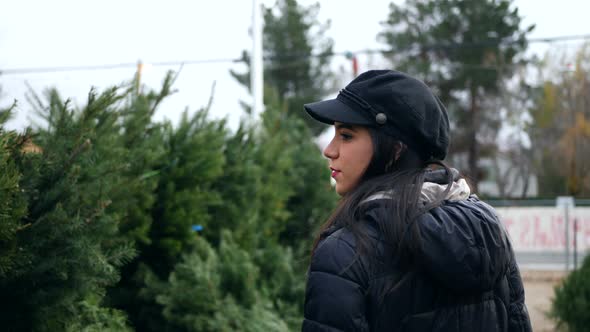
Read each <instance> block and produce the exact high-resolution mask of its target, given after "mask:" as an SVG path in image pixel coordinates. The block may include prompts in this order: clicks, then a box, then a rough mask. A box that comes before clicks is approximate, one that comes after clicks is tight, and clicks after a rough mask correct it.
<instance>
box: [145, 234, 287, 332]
mask: <svg viewBox="0 0 590 332" xmlns="http://www.w3.org/2000/svg"><path fill="white" fill-rule="evenodd" d="M259 277H260V275H259V271H258V269H257V267H256V266H255V265H254V263H253V262H252V259H251V257H250V255H249V254H248V253H247V252H246V251H244V250H243V249H241V248H240V246H239V245H238V244H237V243H236V242H235V241H234V240H233V239H232V237H231V233H230V232H229V231H224V232H223V235H222V240H221V243H220V247H219V250H214V249H213V248H212V247H211V246H210V245H209V244H208V243H207V241H205V240H204V239H202V238H197V241H196V246H195V248H194V250H193V251H192V252H190V253H188V254H186V255H185V256H184V257H183V259H182V260H181V261H180V262H179V263H178V264H177V265H176V266H175V268H174V271H173V272H172V273H171V274H170V277H169V278H168V282H161V281H159V280H157V279H156V278H155V276H153V275H151V276H150V275H148V278H147V288H146V289H145V290H144V292H145V293H153V294H157V295H156V299H157V302H158V303H159V304H161V305H162V307H163V314H164V317H165V318H166V320H167V324H166V325H165V326H163V329H164V330H182V331H235V330H240V331H252V332H254V331H287V330H288V329H287V326H286V324H285V323H284V322H283V321H282V320H281V317H280V316H279V315H277V313H276V312H274V310H273V308H272V306H271V305H270V304H269V303H268V301H267V300H266V301H264V300H265V299H263V298H261V295H260V293H259V292H258V291H257V288H256V280H257V279H258V278H259Z"/></svg>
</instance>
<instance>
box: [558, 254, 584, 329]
mask: <svg viewBox="0 0 590 332" xmlns="http://www.w3.org/2000/svg"><path fill="white" fill-rule="evenodd" d="M550 316H551V317H552V318H553V319H555V320H556V321H557V322H558V326H559V327H567V329H568V331H570V332H581V331H588V326H590V256H587V257H586V258H585V259H584V262H583V263H582V266H581V267H580V268H579V269H578V270H575V271H573V272H571V273H570V274H569V275H568V276H567V277H566V278H565V279H564V280H563V281H562V283H561V284H559V285H558V286H556V287H555V298H554V299H553V303H552V307H551V312H550Z"/></svg>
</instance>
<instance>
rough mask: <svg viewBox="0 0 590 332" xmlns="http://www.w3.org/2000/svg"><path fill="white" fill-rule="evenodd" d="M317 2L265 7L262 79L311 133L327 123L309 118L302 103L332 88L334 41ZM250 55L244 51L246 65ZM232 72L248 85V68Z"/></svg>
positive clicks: (286, 0) (281, 1)
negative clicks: (323, 21)
mask: <svg viewBox="0 0 590 332" xmlns="http://www.w3.org/2000/svg"><path fill="white" fill-rule="evenodd" d="M319 9H320V6H319V3H317V4H315V5H311V6H309V7H304V6H301V5H299V4H298V3H297V0H278V1H277V2H276V3H275V5H274V6H273V7H270V8H264V29H263V43H262V47H263V56H264V83H265V86H267V87H268V89H274V90H275V93H277V95H278V97H279V100H280V101H281V103H283V104H284V105H286V106H287V109H288V112H289V113H290V114H294V115H295V116H296V117H300V118H301V119H303V120H304V121H305V123H306V124H307V125H308V126H309V128H310V129H311V132H312V133H313V134H314V135H319V134H320V133H321V132H322V131H323V130H324V129H325V128H326V126H325V125H323V124H321V123H319V122H317V121H314V120H313V119H311V118H309V116H307V115H306V114H305V112H303V111H302V109H303V104H304V103H309V102H313V101H317V100H320V99H323V98H325V97H326V95H327V94H328V93H330V91H331V90H332V86H331V85H332V82H333V73H332V72H331V71H330V69H329V65H330V59H331V56H332V53H333V51H332V47H333V41H332V40H331V39H330V38H327V37H325V36H324V35H325V32H326V30H327V29H328V27H329V22H326V23H320V22H319V21H318V19H317V15H318V11H319ZM249 59H250V55H249V53H248V52H246V51H244V52H243V60H244V61H245V62H246V64H247V65H248V68H249V62H250V60H249ZM232 75H233V76H234V77H235V78H236V79H237V80H238V81H239V82H240V83H242V84H244V85H245V86H246V87H248V88H249V86H250V71H249V69H248V71H247V72H246V73H244V74H239V73H236V72H234V71H232Z"/></svg>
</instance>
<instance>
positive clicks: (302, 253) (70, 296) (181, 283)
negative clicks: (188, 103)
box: [0, 73, 336, 331]
mask: <svg viewBox="0 0 590 332" xmlns="http://www.w3.org/2000/svg"><path fill="white" fill-rule="evenodd" d="M172 85H173V75H172V73H170V74H168V75H167V77H166V78H165V80H164V82H163V84H162V88H161V89H160V90H159V91H149V92H143V90H142V89H141V88H138V87H137V85H136V82H131V83H130V84H129V85H128V86H122V87H115V88H111V89H107V90H105V91H102V92H98V91H90V93H89V94H88V99H87V101H86V102H85V104H84V105H83V106H81V107H76V106H74V105H72V104H71V103H70V102H69V101H68V100H64V99H63V98H62V97H61V96H60V95H59V93H58V91H55V90H49V91H48V92H47V93H45V95H44V96H42V97H41V96H38V95H33V97H32V98H31V100H32V103H31V107H32V108H33V109H34V111H36V112H37V114H39V115H40V116H42V117H43V119H44V120H45V121H44V123H43V124H42V125H39V126H37V127H31V128H28V129H27V130H26V131H24V132H19V133H17V132H12V131H8V130H5V129H4V126H3V124H4V123H6V121H7V119H8V118H9V117H10V114H11V113H12V112H13V111H14V108H13V107H10V106H9V107H8V108H5V109H1V110H0V205H1V206H0V293H1V294H2V308H1V310H0V321H1V322H2V326H1V328H2V330H3V331H134V330H135V331H235V330H241V331H291V330H298V329H299V328H300V322H301V319H302V306H303V303H302V302H303V298H304V294H303V292H304V286H305V272H306V268H307V263H308V260H307V259H308V256H309V249H310V246H311V242H312V239H313V236H314V234H315V231H316V230H317V228H318V227H319V225H320V224H321V223H322V222H323V221H324V219H325V218H326V217H327V214H328V213H329V212H330V211H331V209H332V208H333V207H334V205H335V202H336V196H335V194H334V193H333V191H332V189H331V188H330V185H329V181H327V179H328V178H329V174H328V168H327V167H326V164H325V161H324V160H323V158H322V157H321V153H320V151H319V149H318V147H317V146H316V145H315V144H314V143H313V140H312V135H311V132H310V130H309V128H308V127H307V126H306V125H305V123H304V122H303V120H302V119H301V118H300V117H296V116H293V115H292V114H290V113H288V112H286V106H285V105H284V104H283V102H281V101H280V98H278V97H273V96H272V94H270V95H269V96H268V97H267V98H268V99H267V102H266V111H265V112H264V113H263V114H262V115H261V118H260V121H253V120H252V119H246V120H244V121H243V122H242V123H241V125H240V126H239V128H238V129H237V130H230V129H229V128H228V126H227V125H226V123H225V121H224V120H212V119H210V117H209V116H208V107H205V108H203V109H201V110H199V111H197V112H195V113H194V114H191V115H189V114H188V113H187V112H185V113H184V115H183V117H182V119H181V121H180V122H179V124H178V125H175V126H173V125H172V124H171V123H169V122H156V121H154V120H153V119H152V118H153V115H154V113H155V112H156V111H157V110H158V109H159V108H160V107H161V102H162V101H163V100H165V99H166V98H167V97H168V96H169V95H170V94H171V93H172ZM21 107H22V106H21Z"/></svg>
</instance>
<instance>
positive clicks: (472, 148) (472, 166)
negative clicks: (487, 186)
mask: <svg viewBox="0 0 590 332" xmlns="http://www.w3.org/2000/svg"><path fill="white" fill-rule="evenodd" d="M470 90H471V107H470V110H469V127H470V128H469V152H468V163H469V164H468V167H469V177H470V178H471V181H472V187H473V190H474V191H475V192H476V193H478V192H479V190H478V189H479V172H478V169H477V159H478V154H479V146H478V144H477V128H478V123H477V88H476V87H474V86H473V83H471V89H470Z"/></svg>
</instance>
